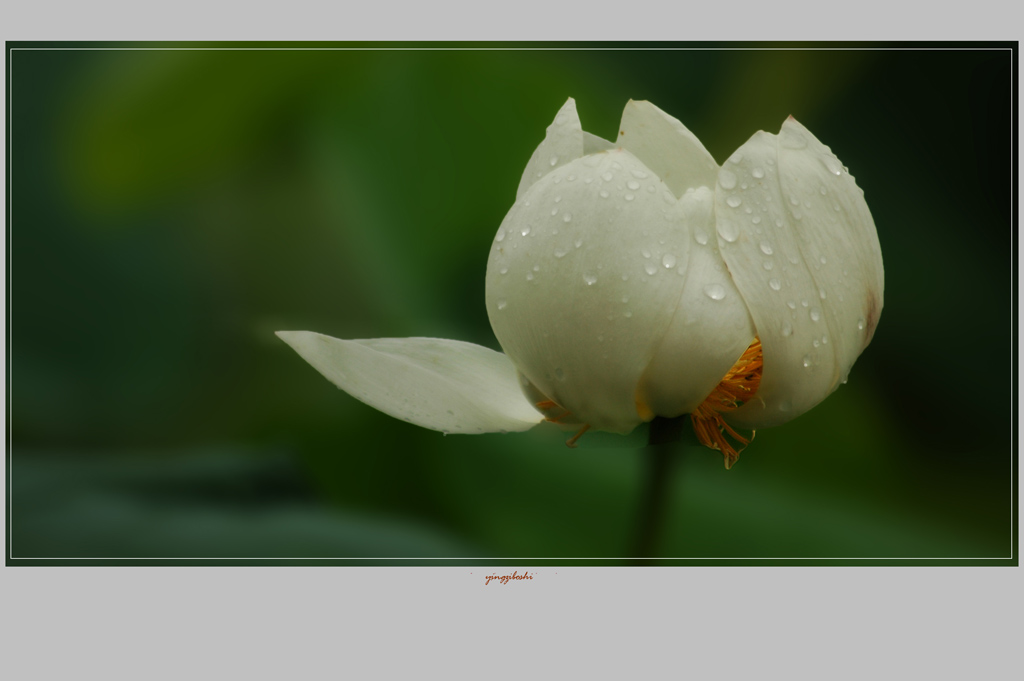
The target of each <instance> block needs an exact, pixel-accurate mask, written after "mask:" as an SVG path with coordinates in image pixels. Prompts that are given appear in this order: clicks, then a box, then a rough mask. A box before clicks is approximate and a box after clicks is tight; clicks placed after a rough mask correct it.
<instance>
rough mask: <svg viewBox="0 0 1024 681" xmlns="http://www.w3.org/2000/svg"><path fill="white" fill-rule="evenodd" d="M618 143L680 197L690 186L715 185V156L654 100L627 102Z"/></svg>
mask: <svg viewBox="0 0 1024 681" xmlns="http://www.w3.org/2000/svg"><path fill="white" fill-rule="evenodd" d="M618 143H619V144H621V145H622V148H623V149H627V150H629V151H630V152H632V153H633V155H634V156H636V157H637V158H639V159H640V160H641V161H643V163H644V165H646V166H647V167H648V168H650V169H651V170H653V171H654V172H655V173H656V174H657V175H658V177H660V178H661V180H662V182H664V183H665V184H667V185H668V187H669V189H671V190H672V193H673V194H675V195H676V197H681V196H682V195H683V194H685V193H686V190H687V189H696V188H697V187H714V186H715V179H716V178H717V177H718V164H717V163H715V159H714V158H712V156H711V154H709V153H708V150H707V149H705V148H704V145H703V144H701V143H700V140H698V139H697V138H696V137H695V136H694V134H693V133H692V132H690V131H689V130H687V129H686V126H685V125H683V124H682V123H680V122H679V121H678V120H677V119H675V118H673V117H672V116H669V115H668V114H667V113H665V112H664V111H662V110H661V109H659V108H658V107H656V106H654V105H653V104H651V103H650V102H635V101H633V100H630V101H629V103H628V104H626V108H625V110H624V111H623V112H622V124H621V126H620V128H619V139H618Z"/></svg>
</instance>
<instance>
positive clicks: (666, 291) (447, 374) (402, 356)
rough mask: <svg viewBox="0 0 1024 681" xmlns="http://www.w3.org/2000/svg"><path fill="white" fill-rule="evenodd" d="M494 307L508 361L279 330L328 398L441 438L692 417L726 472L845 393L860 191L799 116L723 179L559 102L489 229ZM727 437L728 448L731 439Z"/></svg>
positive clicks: (622, 429)
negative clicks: (600, 129)
mask: <svg viewBox="0 0 1024 681" xmlns="http://www.w3.org/2000/svg"><path fill="white" fill-rule="evenodd" d="M486 286H487V296H486V299H487V313H488V316H489V317H490V320H491V326H492V327H493V329H494V333H495V335H496V336H497V338H498V342H499V343H500V344H501V347H502V348H503V349H504V351H505V354H502V353H499V352H494V351H493V350H489V349H487V348H483V347H480V346H476V345H472V344H468V343H463V342H459V341H453V340H441V339H431V338H408V339H375V340H353V341H347V340H338V339H335V338H329V337H327V336H323V335H320V334H316V333H311V332H306V331H287V332H285V331H282V332H279V333H278V335H279V336H280V337H281V338H282V339H283V340H284V341H285V342H287V343H288V344H289V345H291V346H292V348H294V349H295V350H296V351H297V352H298V353H299V354H300V355H301V356H302V357H303V358H304V359H306V360H307V361H308V362H309V363H310V364H312V365H313V366H314V367H315V368H316V369H317V370H319V371H320V372H321V373H322V374H323V375H324V376H325V377H327V378H328V379H329V380H330V381H332V382H333V383H334V384H335V385H337V386H338V387H340V388H342V389H343V390H345V391H346V392H348V393H349V394H351V395H352V396H354V397H356V398H358V399H360V400H362V401H363V402H365V403H366V404H369V405H370V406H372V407H375V408H377V409H379V410H381V411H383V412H385V413H387V414H390V415H392V416H394V417H396V418H399V419H402V420H404V421H408V422H410V423H414V424H416V425H419V426H423V427H425V428H431V429H434V430H439V431H442V432H446V433H485V432H507V431H521V430H526V429H528V428H531V427H533V426H534V425H536V424H537V423H539V422H541V421H545V420H546V421H552V422H555V423H558V424H560V425H563V426H566V427H573V428H578V429H579V432H578V433H577V435H576V437H574V438H573V439H572V440H570V441H569V444H570V445H571V444H573V443H574V442H575V440H576V438H577V437H579V435H581V434H582V433H583V431H585V430H586V429H587V428H594V429H597V430H605V431H611V432H616V433H628V432H629V431H631V430H632V429H633V428H635V427H636V426H637V425H639V424H641V423H643V422H645V421H650V420H652V419H653V418H655V416H663V417H677V416H680V415H684V414H690V415H691V418H692V421H693V425H694V430H695V431H696V433H697V436H698V438H699V439H700V440H701V442H703V443H704V444H706V445H708V446H710V447H713V448H715V449H719V450H721V451H722V452H723V454H724V455H725V462H726V466H727V467H728V466H731V465H732V463H733V462H734V461H735V460H736V458H737V456H738V449H739V448H741V447H739V446H737V445H734V444H732V442H731V441H730V439H729V438H731V440H732V441H736V442H738V443H740V445H745V444H747V443H748V441H749V440H748V438H746V437H744V436H743V435H741V434H740V433H738V432H737V431H736V429H737V428H739V429H755V428H759V427H762V426H772V425H778V424H781V423H784V422H786V421H789V420H790V419H792V418H795V417H796V416H799V415H800V414H803V413H804V412H806V411H807V410H808V409H810V408H811V407H813V406H814V405H816V404H818V403H819V402H820V401H821V400H823V399H824V398H825V397H826V396H828V395H829V394H830V393H831V392H832V391H833V390H835V389H836V387H837V386H838V385H839V384H840V383H845V382H846V377H847V374H848V373H849V371H850V368H851V367H852V366H853V363H854V361H855V360H856V359H857V357H858V356H859V355H860V353H861V351H863V350H864V348H865V347H866V346H867V344H868V343H869V342H870V340H871V337H872V335H873V333H874V330H875V325H876V324H877V322H878V317H879V314H880V313H881V310H882V290H883V271H882V254H881V250H880V248H879V244H878V236H877V234H876V233H875V226H874V222H873V221H872V219H871V214H870V212H869V211H868V207H867V204H866V203H865V202H864V198H863V192H862V191H861V190H860V189H859V188H858V187H857V185H856V184H855V182H854V180H853V177H851V176H850V175H849V173H848V172H847V171H846V168H844V167H843V165H842V164H841V163H840V162H839V160H838V159H837V158H836V157H835V156H834V155H833V154H832V153H831V151H830V150H829V148H828V147H826V146H824V145H823V144H821V142H819V141H818V140H817V139H816V138H815V137H814V136H813V135H812V134H811V133H810V132H808V131H807V129H806V128H804V127H803V126H802V125H800V124H799V123H797V122H796V120H794V119H793V118H792V117H790V118H789V119H788V120H786V121H785V122H784V123H783V125H782V129H781V131H780V132H779V134H778V135H770V134H768V133H765V132H758V133H757V134H755V135H754V136H753V137H751V138H750V140H749V141H747V143H746V144H744V145H743V146H742V147H740V148H739V149H738V150H737V151H736V153H734V154H733V155H732V156H731V157H730V158H729V160H728V161H727V162H726V164H725V165H724V166H723V167H721V168H720V167H719V166H718V164H716V163H715V161H714V159H713V158H712V157H711V155H710V154H709V153H708V152H707V150H705V149H704V147H703V146H702V145H701V143H700V142H699V141H698V140H697V138H696V137H694V136H693V134H692V133H690V131H689V130H687V129H686V128H685V127H684V126H683V124H682V123H680V122H679V121H678V120H676V119H674V118H672V117H671V116H669V115H667V114H665V113H664V112H663V111H661V110H660V109H658V108H657V107H656V106H654V105H653V104H650V103H649V102H634V101H630V102H629V103H628V104H627V105H626V109H625V112H624V113H623V117H622V125H621V129H620V130H619V134H618V137H617V138H616V139H615V141H614V142H607V141H605V140H603V139H600V138H598V137H595V136H594V135H591V134H590V133H586V132H584V131H583V130H582V128H581V126H580V122H579V118H578V116H577V114H576V104H575V102H574V101H573V100H572V99H570V100H569V101H568V102H566V104H565V105H564V106H563V107H562V109H561V110H560V111H559V112H558V115H557V116H556V118H555V121H554V123H552V124H551V125H550V126H549V127H548V130H547V137H546V138H545V139H544V141H543V142H542V143H541V144H540V146H539V147H538V148H537V150H536V151H535V152H534V154H533V157H532V158H531V159H530V162H529V163H528V164H527V166H526V171H525V172H524V173H523V179H522V181H521V182H520V184H519V190H518V192H517V195H516V202H515V204H514V205H513V206H512V208H511V210H510V211H509V213H508V215H507V216H506V217H505V220H504V221H503V222H502V224H501V226H500V227H499V229H498V232H497V235H496V236H495V238H494V243H493V245H492V248H491V253H490V259H489V260H488V263H487V279H486ZM726 433H728V435H729V438H727V437H726V435H725V434H726Z"/></svg>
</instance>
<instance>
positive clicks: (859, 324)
mask: <svg viewBox="0 0 1024 681" xmlns="http://www.w3.org/2000/svg"><path fill="white" fill-rule="evenodd" d="M857 328H858V329H860V330H861V331H863V330H864V318H863V317H861V318H860V319H858V320H857Z"/></svg>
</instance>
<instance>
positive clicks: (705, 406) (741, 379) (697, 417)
mask: <svg viewBox="0 0 1024 681" xmlns="http://www.w3.org/2000/svg"><path fill="white" fill-rule="evenodd" d="M761 369H762V356H761V339H760V338H758V337H757V336H755V337H754V342H753V343H751V344H750V347H748V348H747V349H746V351H745V352H744V353H743V355H742V356H741V357H740V358H739V359H738V360H736V363H735V364H733V365H732V368H731V369H729V371H728V373H726V374H725V378H723V379H722V382H721V383H719V384H718V387H716V388H715V389H714V390H712V391H711V394H710V395H708V396H707V399H705V400H704V401H703V402H702V403H701V404H700V406H699V407H697V410H696V411H694V412H693V413H692V414H690V420H691V421H692V422H693V432H694V433H696V435H697V439H698V440H700V443H701V444H702V445H704V446H705V447H710V448H711V449H717V450H719V451H721V452H722V454H723V455H724V456H725V467H726V468H732V465H733V464H734V463H736V460H737V459H738V458H739V457H740V452H742V451H743V449H744V447H746V446H747V445H748V444H750V440H753V439H754V433H753V432H751V433H750V439H749V440H748V439H747V438H745V437H743V436H742V435H740V434H739V433H737V432H736V431H735V430H733V429H732V428H731V427H730V426H729V424H728V423H726V422H725V421H724V420H723V419H722V414H723V413H726V412H730V411H733V410H734V409H736V408H738V407H739V406H740V405H741V404H743V403H744V402H748V401H750V399H751V398H753V397H754V395H755V394H756V393H757V389H758V388H759V387H760V385H761ZM726 433H728V434H729V435H730V436H731V437H732V439H734V440H736V441H737V442H740V443H742V445H743V446H742V447H740V448H739V449H736V448H735V447H733V446H732V444H730V443H729V441H728V440H727V439H726V438H725V434H726Z"/></svg>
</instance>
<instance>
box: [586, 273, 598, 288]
mask: <svg viewBox="0 0 1024 681" xmlns="http://www.w3.org/2000/svg"><path fill="white" fill-rule="evenodd" d="M583 281H585V282H587V286H593V285H594V284H596V283H597V277H596V276H594V275H593V274H584V275H583Z"/></svg>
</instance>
